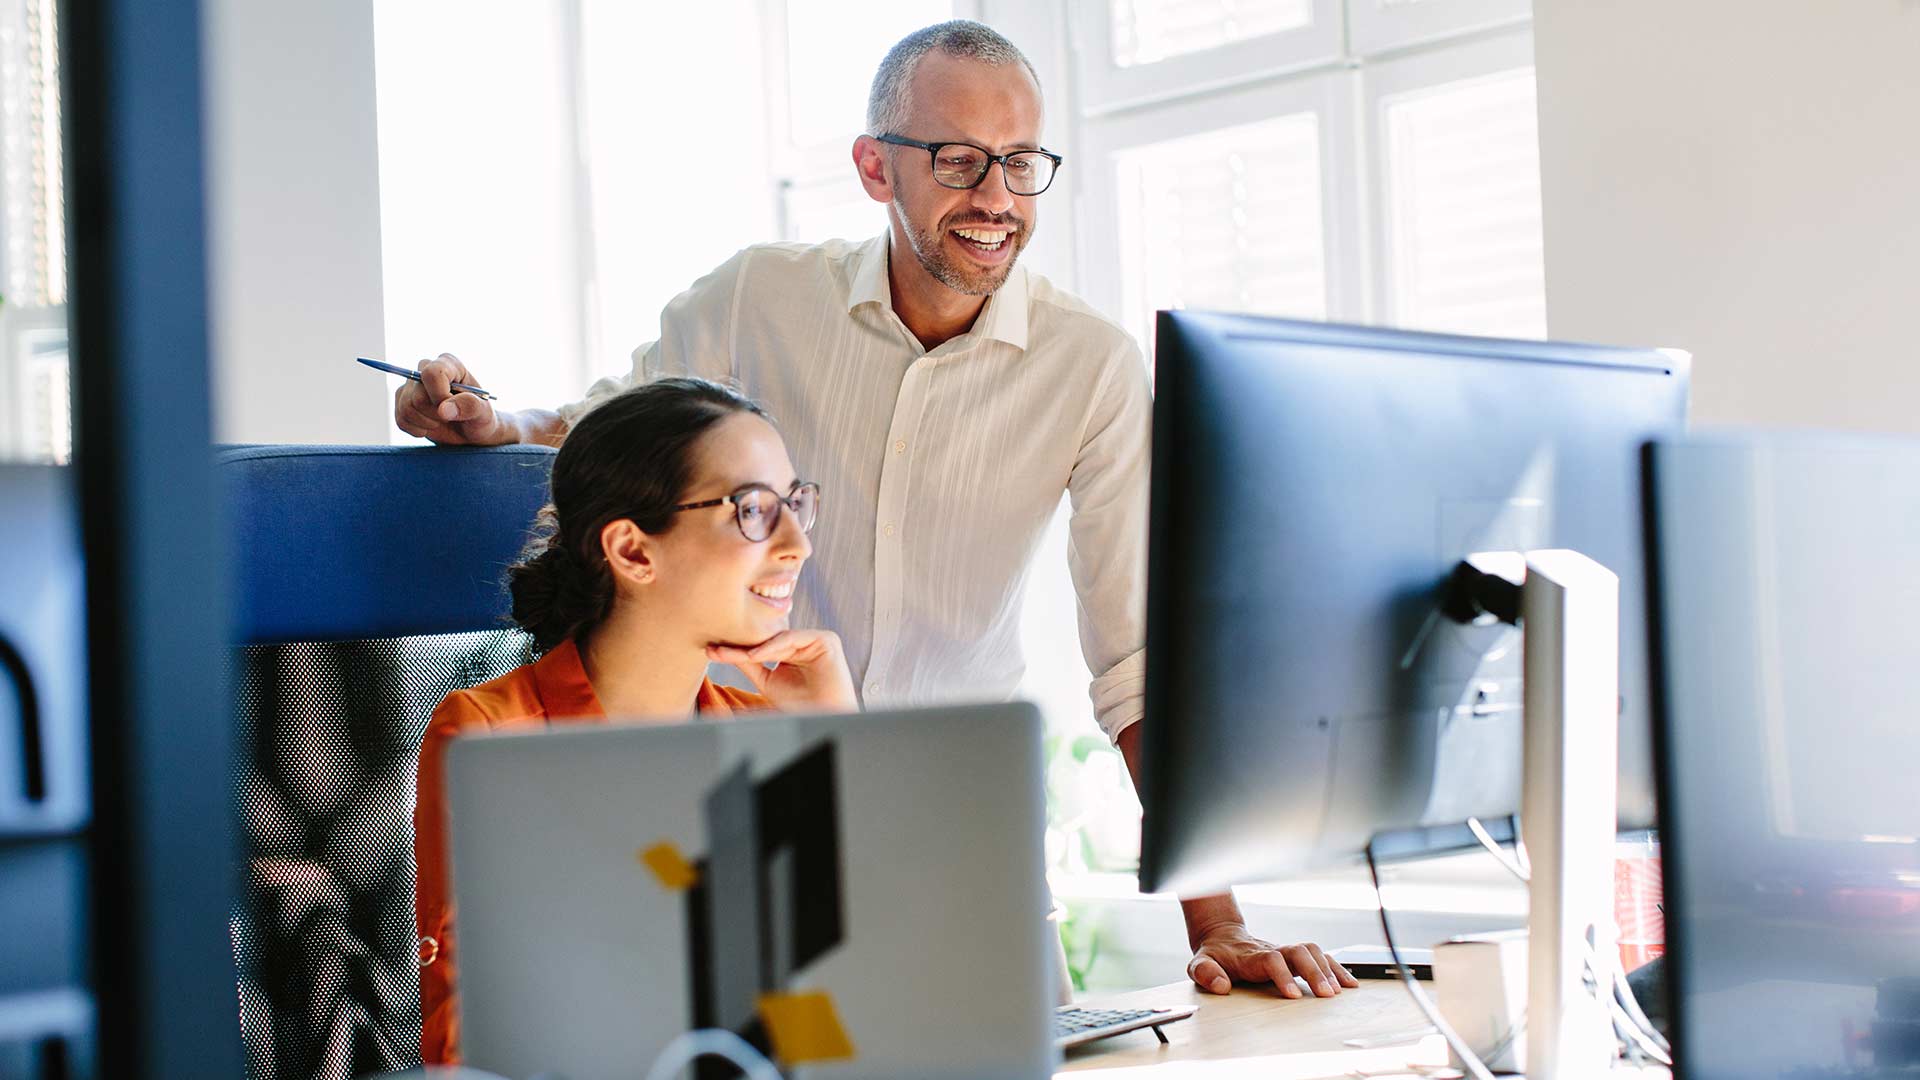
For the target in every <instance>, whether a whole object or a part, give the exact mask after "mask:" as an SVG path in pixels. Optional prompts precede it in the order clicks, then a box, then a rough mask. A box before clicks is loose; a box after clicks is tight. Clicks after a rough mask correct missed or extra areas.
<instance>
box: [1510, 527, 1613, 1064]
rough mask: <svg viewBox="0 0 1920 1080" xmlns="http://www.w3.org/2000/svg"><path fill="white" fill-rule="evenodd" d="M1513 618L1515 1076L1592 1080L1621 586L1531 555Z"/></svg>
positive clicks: (1606, 940)
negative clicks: (1521, 951)
mask: <svg viewBox="0 0 1920 1080" xmlns="http://www.w3.org/2000/svg"><path fill="white" fill-rule="evenodd" d="M1520 616H1521V628H1522V631H1523V633H1524V635H1525V636H1524V639H1523V640H1524V644H1523V648H1524V650H1525V659H1524V665H1525V680H1526V683H1525V685H1526V689H1525V703H1526V711H1525V719H1524V721H1523V736H1522V739H1523V743H1524V751H1523V754H1524V764H1523V769H1524V771H1523V773H1522V780H1521V795H1520V807H1521V809H1520V821H1521V831H1522V832H1523V834H1524V835H1525V838H1526V850H1527V855H1528V858H1529V860H1530V862H1531V871H1530V877H1529V884H1528V898H1529V914H1528V917H1527V965H1528V971H1527V1018H1528V1019H1527V1054H1526V1075H1527V1078H1528V1080H1557V1078H1561V1077H1590V1076H1596V1075H1603V1074H1604V1073H1605V1072H1606V1071H1607V1070H1609V1069H1611V1068H1612V1066H1613V1061H1614V1058H1615V1056H1616V1050H1615V1047H1616V1043H1615V1038H1614V1031H1613V1019H1612V1014H1611V1012H1610V1010H1609V1003H1610V1002H1611V1001H1612V996H1613V984H1612V971H1613V968H1612V964H1613V959H1612V956H1613V950H1614V948H1615V944H1614V938H1615V935H1616V931H1615V929H1614V923H1613V844H1614V833H1615V813H1616V806H1615V804H1616V802H1617V792H1616V789H1615V776H1616V772H1617V767H1618V760H1619V741H1620V723H1619V720H1620V704H1619V703H1620V579H1619V578H1618V577H1616V576H1615V575H1614V574H1613V572H1612V571H1610V570H1608V569H1607V568H1606V567H1604V566H1601V565H1600V564H1599V563H1597V562H1595V561H1593V560H1592V559H1590V558H1588V557H1586V556H1585V555H1582V554H1580V553H1579V552H1576V551H1566V550H1559V549H1551V550H1543V551H1531V552H1528V553H1527V575H1526V579H1525V582H1524V583H1523V584H1522V586H1521V590H1520Z"/></svg>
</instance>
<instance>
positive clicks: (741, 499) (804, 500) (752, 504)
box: [673, 480, 820, 544]
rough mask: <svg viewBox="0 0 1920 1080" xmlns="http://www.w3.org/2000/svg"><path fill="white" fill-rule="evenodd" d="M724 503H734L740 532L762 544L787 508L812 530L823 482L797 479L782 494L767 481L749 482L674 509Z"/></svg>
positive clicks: (795, 518) (806, 528) (703, 507)
mask: <svg viewBox="0 0 1920 1080" xmlns="http://www.w3.org/2000/svg"><path fill="white" fill-rule="evenodd" d="M721 503H732V504H733V520H734V522H735V523H736V524H738V525H739V526H740V535H741V536H744V537H746V538H747V539H748V540H751V541H753V542H754V543H756V544H758V543H760V542H761V541H763V540H765V539H766V538H767V537H769V536H772V535H773V530H775V529H777V528H779V527H780V511H781V510H783V509H785V510H791V511H793V519H794V521H796V522H798V523H799V525H800V531H801V532H803V533H804V532H812V531H813V523H814V521H815V519H817V518H818V517H819V516H820V485H819V484H816V483H814V482H813V481H811V480H796V481H794V482H793V487H792V488H791V489H789V490H788V492H787V493H786V494H785V495H782V494H780V493H779V492H777V491H775V490H773V489H772V488H770V487H768V486H767V485H765V484H748V485H747V486H746V487H743V488H741V489H740V490H738V491H736V492H734V493H732V494H731V495H722V496H721V497H719V498H717V499H706V500H703V501H701V502H690V503H681V504H680V505H679V506H676V507H674V508H673V509H674V512H675V513H679V512H680V511H682V510H704V509H706V508H707V507H709V506H719V505H720V504H721Z"/></svg>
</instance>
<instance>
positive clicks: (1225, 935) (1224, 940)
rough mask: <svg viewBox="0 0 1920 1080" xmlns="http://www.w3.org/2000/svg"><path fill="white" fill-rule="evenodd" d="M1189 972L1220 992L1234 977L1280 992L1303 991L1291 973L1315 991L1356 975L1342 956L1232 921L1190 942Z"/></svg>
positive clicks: (1329, 992)
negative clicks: (1269, 937)
mask: <svg viewBox="0 0 1920 1080" xmlns="http://www.w3.org/2000/svg"><path fill="white" fill-rule="evenodd" d="M1187 975H1188V977H1189V978H1191V979H1192V980H1193V981H1194V985H1196V986H1198V987H1199V988H1200V989H1202V990H1205V991H1206V992H1207V993H1209V994H1224V993H1226V992H1227V991H1228V990H1230V989H1232V988H1233V984H1234V983H1236V982H1241V983H1264V982H1271V983H1273V984H1274V986H1275V987H1276V988H1278V989H1279V991H1280V996H1282V997H1290V998H1297V997H1300V996H1301V990H1300V984H1299V983H1297V982H1295V981H1294V976H1296V975H1298V976H1299V977H1300V978H1302V979H1305V980H1306V981H1307V985H1308V986H1311V987H1313V992H1314V995H1315V996H1317V997H1332V996H1334V995H1335V994H1338V993H1339V992H1340V988H1341V987H1343V986H1344V987H1356V986H1359V985H1360V981H1359V980H1358V979H1355V978H1354V977H1353V976H1352V975H1351V974H1350V973H1349V972H1348V971H1347V969H1346V968H1344V967H1341V966H1340V962H1339V961H1337V960H1335V959H1334V958H1333V957H1331V956H1328V955H1327V954H1326V953H1324V952H1322V951H1321V949H1320V946H1318V945H1315V944H1313V943H1312V942H1304V943H1302V944H1299V945H1275V944H1273V943H1271V942H1268V941H1263V940H1261V939H1260V938H1257V937H1254V936H1253V935H1252V934H1249V933H1247V928H1246V926H1245V925H1243V924H1241V923H1238V922H1232V923H1227V924H1224V925H1221V926H1218V927H1215V928H1213V929H1211V930H1208V931H1207V932H1206V933H1204V934H1202V935H1201V936H1200V939H1199V941H1198V942H1196V943H1195V945H1194V950H1193V959H1192V960H1191V961H1189V962H1188V964H1187Z"/></svg>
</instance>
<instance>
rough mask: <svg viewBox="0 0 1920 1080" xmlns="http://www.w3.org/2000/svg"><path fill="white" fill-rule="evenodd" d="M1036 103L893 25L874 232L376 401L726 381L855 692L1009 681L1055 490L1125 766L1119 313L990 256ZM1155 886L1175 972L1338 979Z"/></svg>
mask: <svg viewBox="0 0 1920 1080" xmlns="http://www.w3.org/2000/svg"><path fill="white" fill-rule="evenodd" d="M1041 112H1042V110H1041V97H1040V85H1039V79H1038V77H1037V76H1036V75H1035V73H1034V71H1033V68H1032V65H1031V64H1029V63H1028V62H1027V59H1026V57H1025V56H1023V55H1022V54H1021V53H1020V51H1019V50H1018V49H1017V48H1015V47H1014V45H1013V44H1012V43H1011V42H1009V41H1008V40H1007V39H1006V38H1004V37H1002V36H1000V35H999V34H998V33H996V32H994V31H993V30H991V29H989V28H987V27H985V26H983V25H981V24H979V23H975V22H968V21H964V20H962V21H955V22H948V23H941V24H939V25H937V26H930V27H927V28H926V29H924V30H919V31H916V32H915V33H913V34H910V35H908V36H907V37H906V38H905V39H903V40H902V41H901V42H900V43H899V44H897V45H895V46H894V47H893V49H892V50H891V51H889V52H888V53H887V56H886V58H885V59H884V60H883V61H882V62H881V65H880V70H879V72H878V73H877V74H876V75H875V76H874V80H873V90H872V94H871V95H870V97H869V100H868V104H867V133H866V134H865V135H862V136H860V137H859V138H858V139H856V140H855V141H854V144H853V165H854V168H855V170H856V171H857V173H858V175H859V178H860V183H861V186H862V187H864V188H865V189H866V192H867V194H868V195H870V196H871V197H872V198H873V199H874V200H875V201H877V202H882V203H885V204H887V208H888V217H889V228H888V230H887V232H886V233H885V234H883V235H881V236H879V237H876V238H874V239H872V240H869V241H867V242H865V243H860V244H852V243H847V242H844V241H828V242H827V243H824V244H820V245H817V246H812V247H806V246H802V245H798V244H764V245H757V246H754V247H750V248H747V249H746V250H744V251H742V252H740V253H739V254H737V255H735V256H734V257H733V258H731V259H729V260H727V261H726V262H725V263H723V264H721V266H720V267H719V268H718V269H716V270H714V271H713V272H712V273H710V274H708V275H707V276H706V277H704V278H701V279H700V280H699V281H697V282H695V283H694V284H693V287H692V288H690V289H688V290H687V291H686V292H684V293H682V294H681V295H680V296H678V297H676V298H675V299H674V300H673V301H672V302H671V303H669V304H668V305H667V307H666V309H665V310H664V311H663V312H662V313H661V317H660V340H658V341H656V342H654V343H652V344H651V345H647V346H643V347H642V348H640V349H637V350H635V352H634V366H633V371H632V373H631V374H630V375H628V376H626V377H624V378H615V379H604V380H601V382H599V383H597V384H595V385H594V387H593V388H592V390H590V391H589V394H588V397H587V399H586V400H585V401H582V402H579V403H576V404H574V405H570V406H565V407H563V408H561V409H560V410H558V411H556V412H547V411H541V410H528V411H525V412H520V413H502V412H497V411H495V410H494V409H493V408H492V407H491V406H490V405H489V403H488V402H486V401H484V400H482V399H480V398H478V397H476V396H474V395H472V394H467V393H454V392H452V389H451V387H450V385H449V384H450V383H454V382H462V383H472V382H474V376H473V374H472V373H471V372H470V371H468V370H467V368H466V366H465V365H463V364H462V363H460V361H459V360H458V359H456V358H454V357H452V356H449V355H442V356H440V357H439V358H437V359H434V360H429V361H425V362H423V363H422V364H421V365H420V373H421V382H420V383H418V384H416V383H412V382H408V383H406V384H404V385H403V386H402V387H401V388H400V390H399V392H398V394H397V395H396V397H395V400H394V417H395V421H396V423H398V424H399V426H400V428H401V430H403V431H406V432H407V433H409V434H412V435H419V436H424V437H425V438H428V439H431V440H433V441H435V442H440V443H477V444H489V443H505V442H541V443H547V444H550V445H557V444H558V443H559V442H560V441H561V440H562V439H563V438H565V436H566V432H567V429H568V427H569V426H570V425H571V423H572V422H573V420H575V419H576V418H578V417H579V416H580V415H581V414H582V413H584V412H585V411H586V410H588V409H590V408H592V407H593V405H594V404H595V403H596V402H597V401H598V400H600V399H602V398H604V397H606V396H608V395H610V394H613V393H616V392H618V391H619V390H621V389H624V388H625V387H627V386H629V385H632V384H633V383H635V382H643V381H646V380H648V379H654V378H659V377H662V376H668V375H697V376H701V377H704V378H709V379H716V380H733V381H735V382H737V383H738V384H739V385H740V386H742V387H743V388H744V389H745V391H746V392H747V393H748V394H750V395H752V396H753V397H755V398H757V399H759V400H760V401H761V402H762V403H764V404H765V405H766V406H767V407H768V408H769V409H770V410H771V411H772V413H773V414H774V416H776V417H778V418H779V420H780V422H781V430H782V432H783V434H785V436H786V437H787V440H788V443H789V445H790V446H791V448H792V453H793V458H794V460H796V461H800V462H804V463H805V465H806V468H807V470H808V474H809V475H810V476H814V477H817V478H818V479H819V480H820V481H821V487H822V490H823V492H824V496H825V498H827V499H830V500H832V503H833V507H834V509H833V512H832V513H831V514H830V515H826V516H825V517H824V518H823V521H822V526H821V528H820V529H819V531H818V532H817V533H816V534H815V536H814V542H815V559H816V560H817V561H818V562H819V563H820V564H821V570H820V572H819V573H816V574H813V575H809V576H808V577H806V578H804V579H803V580H802V581H801V582H800V584H799V588H798V590H797V592H796V593H795V610H794V620H795V624H796V625H814V626H822V627H826V628H829V629H832V630H834V631H836V632H838V633H839V635H840V637H841V639H842V640H843V641H844V643H845V646H846V651H847V660H848V663H849V665H850V666H851V668H852V670H853V672H854V675H855V678H856V680H857V682H858V684H859V687H860V690H861V694H862V697H863V699H864V700H865V701H866V702H867V703H868V704H869V705H910V704H929V703H934V702H942V701H953V700H981V699H990V698H1003V699H1004V698H1007V697H1011V696H1012V694H1013V692H1014V690H1015V689H1016V687H1017V686H1018V685H1019V682H1020V677H1021V675H1022V673H1023V672H1024V669H1025V665H1024V661H1023V659H1022V657H1021V651H1020V639H1019V622H1020V619H1019V609H1020V600H1021V591H1022V588H1023V586H1024V584H1025V580H1026V573H1027V567H1028V564H1029V562H1030V561H1031V559H1032V556H1033V553H1034V551H1035V549H1036V548H1037V547H1038V545H1039V543H1040V538H1041V535H1042V533H1043V532H1044V531H1045V530H1046V527H1047V524H1048V522H1049V520H1050V519H1051V517H1052V515H1053V511H1054V508H1055V507H1056V506H1057V505H1058V504H1059V502H1060V497H1061V495H1062V493H1063V492H1064V493H1065V494H1067V495H1068V496H1069V497H1070V498H1071V501H1072V521H1071V543H1070V545H1069V548H1068V556H1067V561H1068V565H1069V568H1070V570H1071V572H1072V575H1073V582H1074V588H1075V590H1076V592H1077V593H1078V594H1079V598H1080V642H1081V648H1082V651H1083V653H1084V655H1085V656H1086V659H1087V666H1088V668H1089V669H1091V670H1092V671H1094V672H1096V673H1097V675H1096V677H1095V678H1094V680H1093V686H1092V688H1091V694H1092V698H1093V704H1094V710H1095V713H1096V716H1097V717H1098V719H1099V722H1100V726H1101V728H1102V729H1104V730H1105V731H1106V733H1107V735H1108V737H1110V738H1112V739H1113V740H1114V742H1115V743H1116V744H1117V745H1118V746H1119V748H1120V750H1121V752H1122V754H1123V755H1124V756H1125V758H1126V760H1127V765H1128V768H1129V770H1130V771H1131V772H1132V773H1133V775H1134V776H1135V777H1136V778H1137V777H1138V776H1139V775H1140V773H1139V760H1140V729H1139V727H1138V726H1137V725H1136V722H1137V721H1138V720H1139V719H1140V714H1141V707H1142V706H1141V701H1142V691H1143V686H1144V681H1145V679H1144V676H1145V670H1146V656H1145V650H1144V645H1145V642H1146V625H1145V623H1146V619H1145V607H1146V605H1145V594H1146V525H1147V469H1148V434H1149V428H1150V422H1151V412H1152V410H1151V391H1150V388H1149V386H1148V382H1147V371H1146V365H1145V364H1144V362H1143V361H1142V358H1141V356H1140V351H1139V349H1138V348H1137V347H1136V346H1135V344H1134V343H1133V340H1132V339H1131V338H1130V337H1128V336H1127V334H1126V332H1125V331H1123V330H1122V329H1120V327H1118V326H1117V325H1115V324H1114V323H1113V322H1112V321H1111V320H1109V319H1107V318H1105V317H1104V316H1102V315H1100V314H1099V313H1097V312H1095V311H1094V310H1093V309H1091V308H1089V307H1088V306H1087V305H1086V304H1085V303H1083V302H1081V301H1080V300H1079V299H1078V298H1076V297H1073V296H1071V295H1069V294H1067V293H1065V292H1063V291H1061V290H1059V289H1056V288H1054V287H1053V286H1052V285H1051V284H1049V283H1048V282H1047V281H1046V279H1044V278H1041V277H1039V276H1038V275H1033V274H1029V273H1027V271H1026V270H1025V269H1024V268H1020V267H1017V266H1016V265H1015V263H1016V261H1017V260H1018V258H1019V255H1020V252H1021V250H1022V249H1023V248H1025V247H1026V245H1027V243H1028V241H1029V240H1030V239H1031V238H1032V236H1033V229H1034V225H1035V221H1036V216H1037V211H1038V208H1039V205H1038V203H1039V197H1040V195H1041V194H1042V193H1044V192H1045V191H1046V190H1047V188H1048V186H1049V185H1051V184H1052V183H1053V179H1054V175H1055V173H1056V172H1057V171H1058V169H1059V166H1060V162H1061V159H1060V157H1059V156H1058V155H1056V154H1053V153H1050V152H1048V151H1047V150H1046V149H1044V148H1043V147H1042V146H1041V144H1040V129H1041ZM1181 906H1182V909H1183V911H1184V913H1185V916H1186V921H1187V935H1188V940H1189V944H1190V945H1191V947H1192V948H1193V953H1194V955H1193V959H1192V961H1191V962H1190V963H1189V964H1188V966H1187V973H1188V975H1189V976H1191V977H1192V978H1193V980H1194V982H1195V983H1197V984H1198V985H1199V986H1200V987H1201V988H1203V989H1206V990H1209V991H1212V992H1215V993H1225V992H1226V991H1227V989H1228V987H1229V986H1230V985H1231V983H1230V981H1229V980H1230V979H1238V980H1241V981H1243V982H1252V983H1262V982H1272V983H1274V984H1275V985H1276V987H1277V988H1278V990H1279V992H1280V993H1281V994H1282V995H1284V996H1287V997H1298V996H1300V994H1301V991H1300V989H1299V987H1298V985H1297V984H1296V983H1295V982H1294V976H1295V975H1299V976H1300V977H1302V978H1304V979H1305V980H1306V981H1307V982H1308V984H1309V985H1310V986H1311V987H1312V988H1313V991H1314V993H1316V994H1318V995H1320V996H1331V995H1333V994H1337V993H1339V988H1340V987H1341V986H1342V985H1346V986H1355V985H1358V984H1357V983H1355V982H1354V981H1353V980H1352V977H1351V976H1350V975H1348V974H1347V972H1346V971H1345V970H1344V969H1343V968H1341V967H1340V966H1339V965H1338V964H1336V963H1334V962H1333V961H1332V960H1330V959H1328V958H1327V957H1326V956H1325V954H1324V953H1322V951H1321V950H1320V948H1319V946H1317V945H1313V944H1299V945H1289V946H1286V947H1284V948H1283V947H1277V946H1274V945H1272V944H1269V943H1267V942H1265V941H1262V940H1260V939H1258V938H1255V937H1253V936H1252V935H1250V934H1249V933H1248V932H1247V929H1246V925H1245V922H1244V921H1243V919H1242V918H1241V915H1240V911H1239V908H1238V907H1237V905H1236V904H1235V902H1234V900H1233V897H1232V895H1231V894H1221V895H1218V896H1208V897H1199V898H1189V899H1183V900H1182V901H1181Z"/></svg>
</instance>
